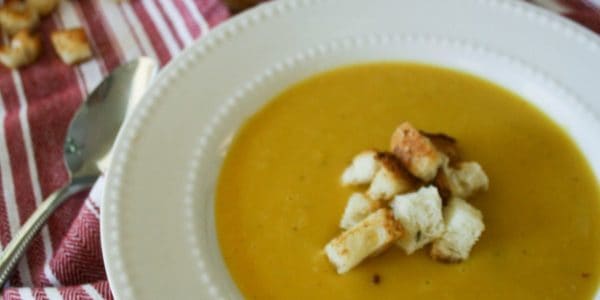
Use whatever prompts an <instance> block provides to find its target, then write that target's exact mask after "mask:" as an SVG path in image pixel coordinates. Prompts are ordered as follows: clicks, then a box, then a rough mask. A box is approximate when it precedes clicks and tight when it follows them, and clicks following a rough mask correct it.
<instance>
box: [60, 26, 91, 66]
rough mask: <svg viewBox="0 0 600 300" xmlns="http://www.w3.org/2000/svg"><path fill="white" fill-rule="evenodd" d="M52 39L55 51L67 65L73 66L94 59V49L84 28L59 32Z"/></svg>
mask: <svg viewBox="0 0 600 300" xmlns="http://www.w3.org/2000/svg"><path fill="white" fill-rule="evenodd" d="M50 38H51V39H52V45H54V50H56V53H57V54H58V56H60V59H61V60H62V61H63V62H64V63H66V64H69V65H72V64H75V63H79V62H82V61H84V60H87V59H89V58H90V57H92V48H91V47H90V43H89V42H88V39H87V35H86V34H85V31H84V30H83V29H82V28H72V29H63V30H57V31H54V32H52V34H51V35H50Z"/></svg>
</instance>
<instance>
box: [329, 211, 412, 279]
mask: <svg viewBox="0 0 600 300" xmlns="http://www.w3.org/2000/svg"><path fill="white" fill-rule="evenodd" d="M402 232H403V230H402V226H400V225H399V224H398V223H397V222H396V221H395V220H394V217H393V216H392V212H391V211H390V210H389V209H386V208H381V209H379V210H377V211H375V212H374V213H372V214H370V215H369V216H368V217H367V218H365V219H364V220H362V221H361V222H359V223H358V224H356V225H354V226H353V227H352V228H350V229H348V230H347V231H345V232H343V233H342V234H341V235H340V236H338V237H336V238H334V239H333V240H332V241H330V242H329V243H328V244H327V245H326V246H325V254H326V255H327V257H328V258H329V261H330V262H331V263H332V264H333V265H334V266H335V267H336V268H337V272H338V274H343V273H346V272H348V271H349V270H350V269H352V268H353V267H355V266H356V265H358V264H359V263H360V262H361V261H363V260H364V259H365V258H367V257H369V256H375V255H377V254H379V253H381V252H382V251H383V250H385V249H386V248H387V247H388V246H390V245H391V244H392V243H393V242H394V241H396V240H397V239H398V238H399V237H400V236H402Z"/></svg>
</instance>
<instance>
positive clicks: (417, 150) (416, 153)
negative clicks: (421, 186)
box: [391, 122, 443, 182]
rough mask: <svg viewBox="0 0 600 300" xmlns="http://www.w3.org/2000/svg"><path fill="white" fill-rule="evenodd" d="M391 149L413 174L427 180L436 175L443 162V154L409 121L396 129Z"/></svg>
mask: <svg viewBox="0 0 600 300" xmlns="http://www.w3.org/2000/svg"><path fill="white" fill-rule="evenodd" d="M391 149H392V152H393V153H394V154H395V155H396V156H398V158H400V161H401V162H402V164H404V166H405V167H406V169H407V170H408V171H409V172H410V173H411V174H413V175H414V176H416V177H418V178H420V179H422V180H423V181H425V182H429V181H431V180H432V179H433V178H434V177H435V175H436V173H437V171H438V168H439V167H440V166H441V165H442V163H443V154H442V153H441V152H439V151H438V150H437V149H436V147H435V146H434V145H433V143H432V142H431V140H429V138H427V137H426V136H425V135H423V134H421V132H419V130H417V129H416V128H414V127H413V126H412V125H411V124H410V123H408V122H404V123H402V124H400V126H398V128H396V131H394V134H393V135H392V139H391Z"/></svg>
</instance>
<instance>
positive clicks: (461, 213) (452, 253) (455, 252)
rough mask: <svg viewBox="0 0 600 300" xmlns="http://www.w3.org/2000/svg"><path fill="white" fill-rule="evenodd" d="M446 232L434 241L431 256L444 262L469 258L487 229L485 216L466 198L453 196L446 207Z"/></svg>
mask: <svg viewBox="0 0 600 300" xmlns="http://www.w3.org/2000/svg"><path fill="white" fill-rule="evenodd" d="M444 223H445V226H446V229H445V231H444V234H443V235H442V236H441V237H440V238H439V239H437V240H436V241H434V242H433V246H432V247H431V256H432V257H433V258H434V259H436V260H439V261H443V262H460V261H463V260H465V259H467V258H469V252H471V248H473V246H474V245H475V243H476V242H477V240H479V237H480V236H481V233H482V232H483V231H484V230H485V225H484V224H483V216H482V214H481V212H480V211H479V210H478V209H476V208H475V207H473V206H471V205H469V203H467V202H466V201H465V200H463V199H460V198H452V199H451V200H450V202H449V203H448V205H447V206H446V208H444Z"/></svg>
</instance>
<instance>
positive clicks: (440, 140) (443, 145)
mask: <svg viewBox="0 0 600 300" xmlns="http://www.w3.org/2000/svg"><path fill="white" fill-rule="evenodd" d="M420 132H421V134H422V135H424V136H426V137H427V138H428V139H429V140H430V141H431V143H433V145H434V146H435V148H436V149H437V150H438V151H440V152H442V153H443V154H445V155H446V156H447V157H448V159H449V162H450V164H451V165H452V164H454V163H456V162H458V161H460V151H459V149H458V145H457V143H456V139H455V138H453V137H451V136H449V135H446V134H443V133H429V132H425V131H422V130H421V131H420Z"/></svg>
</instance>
